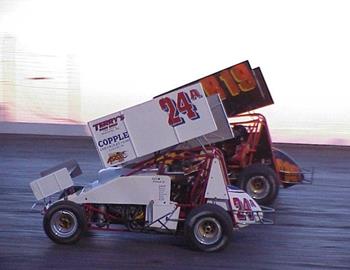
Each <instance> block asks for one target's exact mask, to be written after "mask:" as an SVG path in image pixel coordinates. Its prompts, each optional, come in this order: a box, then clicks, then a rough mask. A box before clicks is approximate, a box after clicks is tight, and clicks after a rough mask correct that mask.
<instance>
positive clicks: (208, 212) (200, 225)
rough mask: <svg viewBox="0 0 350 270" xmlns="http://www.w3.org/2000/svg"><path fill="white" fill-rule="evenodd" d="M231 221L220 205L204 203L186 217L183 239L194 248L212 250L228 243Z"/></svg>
mask: <svg viewBox="0 0 350 270" xmlns="http://www.w3.org/2000/svg"><path fill="white" fill-rule="evenodd" d="M232 232H233V223H232V219H231V217H230V216H229V214H228V213H227V212H226V211H225V210H224V209H223V208H222V207H220V206H217V205H214V204H204V205H202V206H199V207H197V208H194V209H193V210H192V211H191V212H190V213H189V215H188V216H187V218H186V221H185V225H184V234H185V239H186V241H187V242H188V243H189V245H190V246H191V247H192V248H193V249H196V250H201V251H206V252H213V251H217V250H220V249H223V248H224V247H226V246H227V244H228V243H229V241H230V239H231V237H232Z"/></svg>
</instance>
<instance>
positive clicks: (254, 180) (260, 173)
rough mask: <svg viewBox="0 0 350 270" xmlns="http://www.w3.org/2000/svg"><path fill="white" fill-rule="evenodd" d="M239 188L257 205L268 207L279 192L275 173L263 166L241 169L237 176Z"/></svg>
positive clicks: (256, 165) (255, 165) (254, 165)
mask: <svg viewBox="0 0 350 270" xmlns="http://www.w3.org/2000/svg"><path fill="white" fill-rule="evenodd" d="M239 180H240V187H241V189H243V190H244V191H245V192H247V193H248V194H249V195H250V196H251V197H252V198H253V199H254V200H255V201H256V202H257V203H258V204H260V205H269V204H272V203H273V202H274V200H275V199H276V197H277V195H278V191H279V186H280V185H279V181H278V178H277V175H276V173H275V172H274V170H272V169H271V168H270V167H268V166H266V165H263V164H253V165H250V166H248V167H247V168H245V169H243V171H242V172H241V173H240V175H239Z"/></svg>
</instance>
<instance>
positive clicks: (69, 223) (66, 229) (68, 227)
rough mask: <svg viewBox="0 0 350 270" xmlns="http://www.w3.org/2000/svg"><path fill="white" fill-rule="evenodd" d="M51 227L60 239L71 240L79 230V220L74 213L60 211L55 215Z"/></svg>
mask: <svg viewBox="0 0 350 270" xmlns="http://www.w3.org/2000/svg"><path fill="white" fill-rule="evenodd" d="M50 227H51V230H52V232H53V233H54V234H55V235H57V236H58V237H60V238H69V237H71V236H72V235H73V234H74V233H75V232H76V230H77V229H78V220H77V217H76V216H75V214H74V213H73V212H72V211H69V210H60V211H57V212H55V213H54V214H53V216H52V218H51V221H50Z"/></svg>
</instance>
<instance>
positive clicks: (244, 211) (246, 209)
mask: <svg viewBox="0 0 350 270" xmlns="http://www.w3.org/2000/svg"><path fill="white" fill-rule="evenodd" d="M232 201H233V205H234V206H235V207H236V208H237V209H238V211H237V218H238V219H239V220H247V218H248V220H250V221H254V214H253V210H252V206H255V204H254V203H253V201H249V200H247V199H246V198H244V199H243V202H242V201H241V200H240V199H239V198H232ZM251 204H252V206H251Z"/></svg>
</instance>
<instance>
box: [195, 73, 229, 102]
mask: <svg viewBox="0 0 350 270" xmlns="http://www.w3.org/2000/svg"><path fill="white" fill-rule="evenodd" d="M200 82H201V84H202V86H203V89H204V91H205V94H206V95H207V96H208V97H209V96H211V95H214V94H219V96H220V98H221V100H225V99H226V98H227V96H226V93H225V90H224V89H222V87H221V86H220V84H219V82H218V81H217V79H216V78H215V76H209V77H205V78H204V79H202V80H201V81H200Z"/></svg>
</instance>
